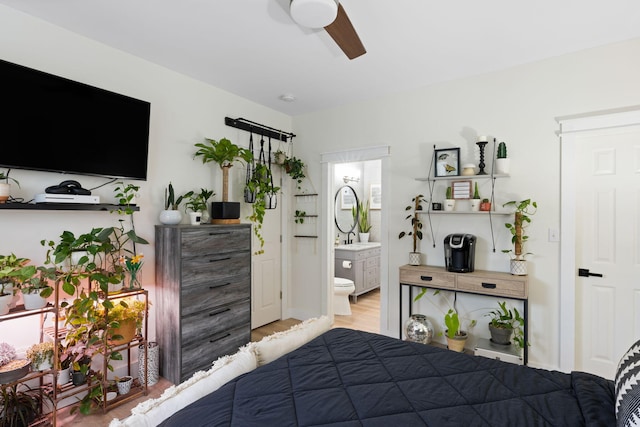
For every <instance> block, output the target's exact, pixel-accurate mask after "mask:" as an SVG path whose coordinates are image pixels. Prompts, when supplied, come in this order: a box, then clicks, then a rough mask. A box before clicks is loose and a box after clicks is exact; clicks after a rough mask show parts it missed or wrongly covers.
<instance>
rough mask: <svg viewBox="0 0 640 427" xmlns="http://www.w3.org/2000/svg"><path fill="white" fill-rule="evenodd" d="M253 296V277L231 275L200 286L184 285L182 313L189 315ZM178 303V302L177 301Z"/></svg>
mask: <svg viewBox="0 0 640 427" xmlns="http://www.w3.org/2000/svg"><path fill="white" fill-rule="evenodd" d="M250 296H251V278H250V277H249V276H247V275H243V276H231V277H228V278H225V279H224V280H222V281H210V282H208V283H204V284H202V285H200V286H190V287H183V288H182V291H181V292H180V298H181V301H180V305H181V308H182V311H181V315H182V316H183V317H184V316H189V315H191V314H195V313H198V312H201V311H203V310H210V309H214V308H216V307H220V306H223V305H226V304H229V303H232V302H236V301H239V300H244V299H248V298H249V297H250ZM176 303H178V302H177V301H176Z"/></svg>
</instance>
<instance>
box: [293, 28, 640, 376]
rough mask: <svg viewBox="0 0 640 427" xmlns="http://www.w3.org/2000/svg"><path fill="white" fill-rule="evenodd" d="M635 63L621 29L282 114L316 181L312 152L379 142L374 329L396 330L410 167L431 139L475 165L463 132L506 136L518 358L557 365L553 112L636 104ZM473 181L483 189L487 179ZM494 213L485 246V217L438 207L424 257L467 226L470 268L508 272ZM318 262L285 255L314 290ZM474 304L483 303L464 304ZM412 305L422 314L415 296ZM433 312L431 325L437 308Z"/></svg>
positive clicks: (637, 55)
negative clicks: (520, 305)
mask: <svg viewBox="0 0 640 427" xmlns="http://www.w3.org/2000/svg"><path fill="white" fill-rule="evenodd" d="M470 66H471V65H470ZM639 73H640V40H632V41H628V42H624V43H618V44H614V45H610V46H605V47H601V48H596V49H591V50H588V51H583V52H579V53H576V54H571V55H565V56H561V57H557V58H552V59H548V60H545V61H541V62H537V63H533V64H528V65H523V66H519V67H515V68H511V69H508V70H504V71H501V72H495V73H491V74H486V75H481V76H477V77H474V78H468V79H464V80H458V81H452V82H447V83H443V84H438V85H434V86H430V87H425V88H422V89H420V90H415V91H411V92H407V93H402V94H398V95H396V96H389V97H385V98H382V99H375V100H370V101H369V102H363V103H359V104H354V105H348V106H344V107H340V108H335V109H331V110H326V111H321V112H318V113H313V114H308V115H304V116H297V117H295V118H294V132H295V133H296V134H297V135H299V137H298V144H297V147H298V150H299V151H298V154H299V156H300V157H301V158H303V159H305V161H307V162H308V163H309V164H310V167H309V173H310V176H311V177H312V179H314V180H316V182H318V181H319V180H320V167H319V165H318V162H319V159H320V154H321V153H323V152H334V151H340V150H345V149H350V148H356V147H365V146H376V145H382V144H389V145H390V146H391V158H390V175H391V179H390V188H385V190H384V197H389V198H391V200H390V202H391V210H390V212H389V236H388V238H389V251H388V252H389V257H390V259H389V277H388V282H389V289H386V290H384V289H383V293H384V294H385V295H386V296H387V297H388V298H389V305H388V307H389V313H386V314H387V315H388V319H390V322H389V324H388V325H387V326H388V327H387V330H386V331H383V332H385V333H388V334H390V335H396V336H397V333H398V322H399V320H398V314H397V313H398V295H397V294H398V267H399V266H400V265H403V264H406V262H407V252H409V251H410V245H411V243H410V242H409V240H406V239H403V240H398V239H397V236H398V233H399V232H400V231H402V230H403V229H404V228H408V225H409V224H408V223H406V222H405V221H404V217H405V211H404V207H405V206H407V205H408V204H409V203H410V200H411V197H413V196H414V195H416V194H418V193H423V194H425V195H426V194H427V191H428V190H427V185H426V183H424V182H418V181H415V179H414V178H416V177H424V176H427V172H428V167H429V164H430V162H431V154H432V149H433V146H434V145H437V146H438V148H443V147H461V163H467V162H472V163H476V164H477V163H478V153H477V150H476V149H475V137H476V136H477V135H491V136H495V137H496V138H498V140H499V141H505V142H506V143H507V145H508V151H509V157H510V158H511V159H512V160H511V178H510V179H506V180H499V181H498V182H497V189H498V192H499V195H498V199H497V201H498V203H499V204H502V203H503V202H505V201H508V200H521V199H524V198H528V197H531V198H532V199H534V200H536V201H537V202H538V204H539V211H538V213H537V214H536V215H535V216H534V217H533V223H532V225H531V227H530V228H529V235H530V236H531V237H530V244H529V246H528V250H529V251H530V252H533V253H534V254H535V255H534V256H533V257H531V261H532V262H531V263H530V264H531V266H530V273H529V280H530V292H529V295H530V323H529V324H530V328H531V329H530V330H531V337H530V340H531V342H532V346H531V348H530V353H529V355H530V362H531V364H532V365H536V366H542V367H550V368H555V367H558V366H559V362H558V352H559V343H558V340H559V310H560V307H559V286H560V284H559V259H558V258H559V243H557V242H556V243H554V242H548V240H547V231H548V229H549V228H556V229H557V228H558V226H559V215H560V211H559V209H560V206H559V198H560V193H559V188H560V183H559V177H560V174H559V167H560V150H559V142H558V138H557V136H556V131H557V130H558V126H557V123H556V121H555V120H554V118H555V117H558V116H563V115H569V114H577V113H583V112H589V111H596V110H605V109H611V108H618V107H625V106H631V105H637V104H640V82H639V81H638V78H637V76H638V75H639ZM480 191H481V194H482V195H484V194H485V193H486V192H487V191H488V190H487V188H486V187H484V188H483V187H481V188H480ZM439 198H442V196H440V197H439ZM504 222H505V218H504V217H499V218H498V219H497V220H496V221H495V222H494V224H493V228H494V231H495V235H496V237H497V243H496V253H493V252H492V244H491V239H490V232H489V230H490V225H489V224H488V221H487V220H486V218H477V217H471V216H468V217H464V216H454V217H444V216H440V217H438V218H437V221H435V223H434V233H435V235H436V241H435V243H436V247H435V248H433V247H432V236H431V233H430V232H427V233H426V234H427V236H426V237H425V240H423V241H422V242H421V251H422V252H424V253H426V256H427V262H428V263H429V264H431V265H444V256H443V249H442V239H443V238H444V236H446V235H447V234H449V233H452V232H470V233H473V234H476V235H477V236H478V239H479V243H478V249H477V253H476V268H478V269H493V270H499V271H508V257H507V256H506V255H505V254H502V253H501V252H500V250H501V249H504V248H509V247H510V243H509V239H508V236H507V230H506V229H505V228H504V225H503V224H504ZM334 237H335V236H334ZM320 268H321V267H320V266H318V265H317V263H310V264H304V263H299V264H294V272H293V273H292V274H293V276H294V277H300V276H301V274H302V273H301V272H304V276H305V277H306V280H305V282H304V284H305V289H309V290H311V289H313V292H314V294H313V295H316V293H315V292H316V291H315V290H316V289H317V287H318V286H319V284H318V283H317V280H319V279H316V278H319V277H320V274H319V269H320ZM301 285H302V283H301ZM307 295H308V296H309V297H308V298H306V299H300V300H299V308H306V309H307V310H309V311H313V310H314V308H315V305H314V301H313V299H311V294H307ZM474 304H475V305H482V304H484V305H486V304H487V302H478V301H471V302H470V303H469V305H470V306H473V305H474ZM463 305H464V304H463ZM420 310H421V311H423V312H426V313H428V314H431V315H434V309H433V307H432V306H431V305H429V304H428V303H426V302H425V303H424V305H422V306H420ZM435 315H436V319H437V320H438V323H440V324H441V323H442V321H441V320H440V315H439V314H438V313H437V312H436V313H435ZM386 317H387V316H383V318H386ZM476 328H477V329H478V331H483V330H484V329H486V328H484V327H482V325H478V326H476Z"/></svg>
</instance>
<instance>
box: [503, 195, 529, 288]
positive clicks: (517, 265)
mask: <svg viewBox="0 0 640 427" xmlns="http://www.w3.org/2000/svg"><path fill="white" fill-rule="evenodd" d="M503 206H504V207H507V206H510V207H515V209H516V210H515V213H514V221H513V223H506V224H505V227H507V228H508V229H509V231H510V232H511V243H513V249H503V250H502V252H504V253H506V254H511V263H510V270H511V274H513V275H517V276H526V275H527V261H526V260H525V256H527V255H531V252H524V250H523V248H524V244H525V243H526V242H527V241H528V240H529V236H527V235H526V234H525V229H526V227H527V226H528V225H529V224H531V218H530V216H531V215H533V214H535V213H536V212H537V210H538V204H537V203H536V202H534V201H531V199H525V200H522V201H515V200H512V201H510V202H507V203H505V204H504V205H503Z"/></svg>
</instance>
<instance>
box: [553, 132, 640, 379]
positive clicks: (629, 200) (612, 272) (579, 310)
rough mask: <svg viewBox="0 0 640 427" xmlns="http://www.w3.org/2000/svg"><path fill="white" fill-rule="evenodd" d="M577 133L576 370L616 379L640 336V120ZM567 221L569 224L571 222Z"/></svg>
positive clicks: (575, 142)
mask: <svg viewBox="0 0 640 427" xmlns="http://www.w3.org/2000/svg"><path fill="white" fill-rule="evenodd" d="M571 139H572V140H573V143H574V144H575V145H574V148H575V157H574V159H573V161H574V171H575V177H574V179H575V181H574V183H575V218H574V219H575V222H574V224H575V245H574V248H575V265H574V266H573V267H574V268H573V274H574V277H575V279H574V280H575V366H574V368H573V369H576V370H581V371H586V372H591V373H593V374H597V375H601V376H603V377H606V378H610V379H612V378H613V377H614V375H615V369H616V367H617V364H618V361H619V359H620V357H621V356H622V354H623V353H624V352H625V351H626V350H627V349H628V347H629V346H630V345H631V344H632V343H633V342H635V340H637V339H638V336H639V334H640V320H639V319H640V284H639V279H638V278H639V277H640V238H639V234H640V126H627V127H621V128H616V127H614V128H607V129H595V130H586V131H583V132H579V133H578V134H574V135H572V136H571ZM565 154H566V153H565ZM563 218H564V219H565V220H567V218H566V217H563ZM565 222H566V223H567V224H563V227H565V226H569V224H568V223H569V221H568V220H567V221H565ZM567 243H569V242H567ZM563 268H564V267H563ZM580 269H582V270H583V274H584V276H583V275H580V274H579V271H580ZM586 270H588V272H587V271H586ZM566 273H567V272H565V276H564V277H566ZM569 274H570V273H569ZM563 286H564V284H563ZM561 309H563V307H561Z"/></svg>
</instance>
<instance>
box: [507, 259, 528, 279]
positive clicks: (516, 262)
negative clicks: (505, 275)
mask: <svg viewBox="0 0 640 427" xmlns="http://www.w3.org/2000/svg"><path fill="white" fill-rule="evenodd" d="M509 270H510V272H511V274H513V275H514V276H526V275H527V261H525V260H523V259H512V260H511V261H510V263H509Z"/></svg>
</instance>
